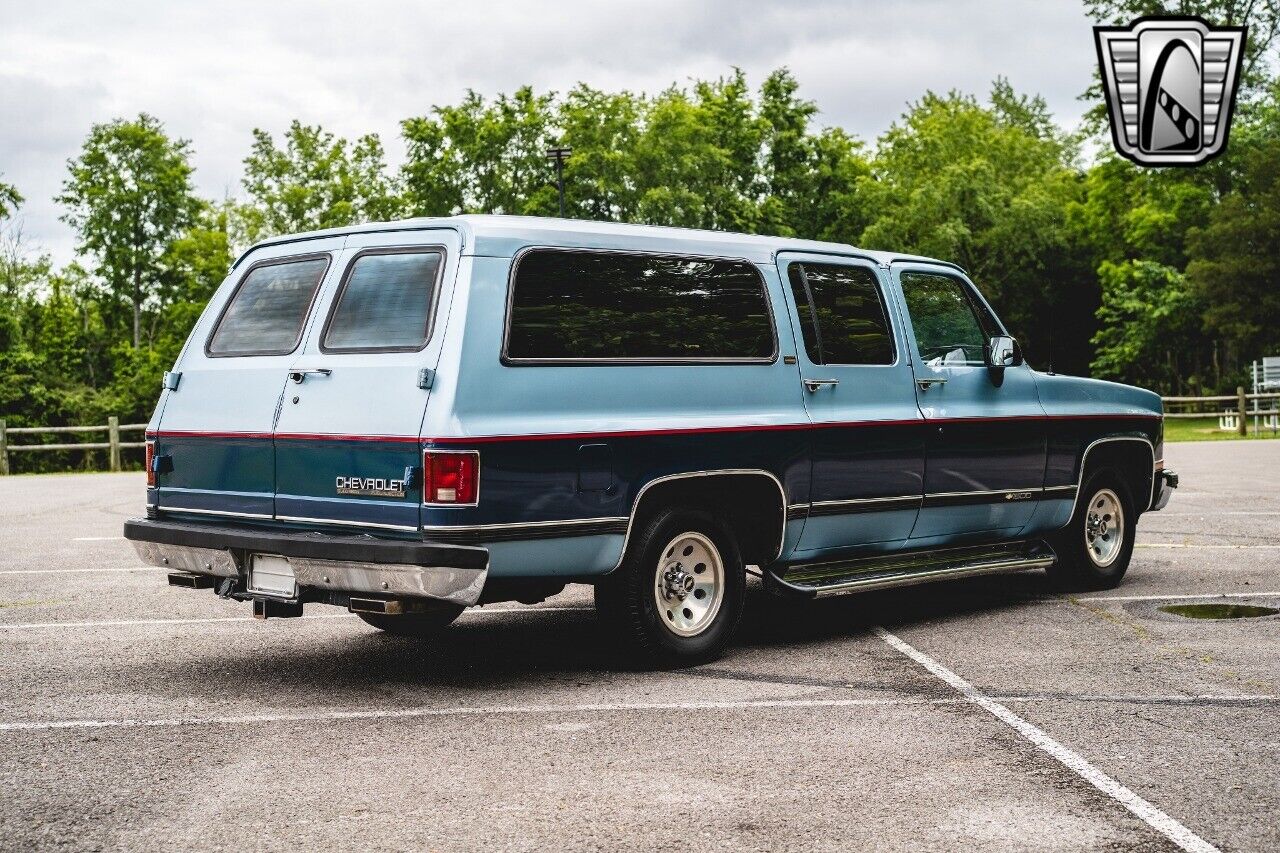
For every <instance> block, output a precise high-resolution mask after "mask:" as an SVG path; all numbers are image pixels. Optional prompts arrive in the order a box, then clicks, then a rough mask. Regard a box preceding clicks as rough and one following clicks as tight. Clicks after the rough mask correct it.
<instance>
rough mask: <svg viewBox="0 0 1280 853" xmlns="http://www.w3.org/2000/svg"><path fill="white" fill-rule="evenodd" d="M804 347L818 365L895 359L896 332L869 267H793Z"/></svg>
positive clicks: (791, 273)
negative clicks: (894, 342) (892, 329)
mask: <svg viewBox="0 0 1280 853" xmlns="http://www.w3.org/2000/svg"><path fill="white" fill-rule="evenodd" d="M787 277H788V278H789V279H790V281H791V293H792V295H793V296H794V297H795V300H796V309H797V311H798V312H799V316H800V329H801V332H802V333H803V334H804V348H805V352H806V353H807V354H808V356H809V361H811V362H813V363H814V364H873V365H874V364H880V365H883V364H893V360H894V349H893V334H892V332H891V331H890V329H889V317H888V314H887V313H886V312H885V309H884V300H882V299H881V298H880V287H879V285H878V284H877V283H876V277H875V274H874V273H872V272H871V270H869V269H867V268H866V267H858V266H845V265H841V264H814V263H804V264H798V263H797V264H792V265H791V266H790V267H788V269H787Z"/></svg>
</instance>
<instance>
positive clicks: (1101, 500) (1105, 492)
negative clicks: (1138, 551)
mask: <svg viewBox="0 0 1280 853" xmlns="http://www.w3.org/2000/svg"><path fill="white" fill-rule="evenodd" d="M1084 545H1085V548H1086V549H1087V550H1088V552H1089V558H1090V559H1091V560H1093V564H1094V565H1095V566H1097V567H1098V568H1100V569H1105V568H1106V567H1107V566H1110V565H1111V564H1112V563H1114V562H1115V560H1116V557H1118V556H1120V550H1121V548H1122V547H1123V545H1124V510H1123V508H1122V507H1121V505H1120V498H1119V497H1118V496H1117V495H1116V493H1115V492H1113V491H1111V490H1110V489H1100V490H1099V491H1098V492H1097V494H1095V495H1094V496H1093V497H1092V498H1091V499H1090V500H1089V510H1088V515H1086V516H1085V519H1084Z"/></svg>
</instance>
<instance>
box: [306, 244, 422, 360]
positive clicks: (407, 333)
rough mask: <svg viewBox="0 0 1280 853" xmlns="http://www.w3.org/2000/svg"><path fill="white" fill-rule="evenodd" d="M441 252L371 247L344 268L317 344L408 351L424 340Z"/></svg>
mask: <svg viewBox="0 0 1280 853" xmlns="http://www.w3.org/2000/svg"><path fill="white" fill-rule="evenodd" d="M443 262H444V255H442V254H441V253H440V252H405V251H398V252H371V253H368V254H364V255H359V256H358V257H357V258H356V259H355V261H354V262H353V263H352V264H351V267H350V269H348V271H347V276H346V278H345V279H344V280H343V283H342V289H341V290H340V291H339V292H338V298H337V303H336V305H335V306H334V308H333V312H332V315H331V317H330V319H329V325H328V327H327V328H326V329H325V333H324V339H323V341H322V342H321V345H320V348H321V349H323V350H325V351H326V352H335V351H336V352H355V351H365V352H367V351H370V350H378V351H380V352H386V351H395V350H401V351H412V350H417V349H421V348H422V347H423V346H424V345H425V344H426V342H427V336H428V334H429V332H430V327H431V306H432V303H433V302H434V300H435V292H436V281H437V279H438V278H439V277H440V267H441V264H442V263H443Z"/></svg>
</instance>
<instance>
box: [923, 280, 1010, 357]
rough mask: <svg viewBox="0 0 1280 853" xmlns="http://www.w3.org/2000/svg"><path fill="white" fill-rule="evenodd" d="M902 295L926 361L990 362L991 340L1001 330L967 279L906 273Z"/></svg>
mask: <svg viewBox="0 0 1280 853" xmlns="http://www.w3.org/2000/svg"><path fill="white" fill-rule="evenodd" d="M902 295H903V296H904V297H905V298H906V303H907V311H908V312H909V313H910V314H911V325H912V327H913V328H914V330H915V335H916V351H917V352H918V353H919V354H920V358H921V359H922V360H923V361H929V362H933V363H934V364H939V365H942V364H971V365H983V364H986V347H987V341H988V339H989V338H990V337H991V336H992V335H997V334H1000V331H999V329H998V328H997V327H996V325H995V321H994V320H993V319H992V318H991V317H990V315H989V314H988V313H987V312H986V311H985V310H980V309H981V308H982V306H980V305H978V304H976V303H975V301H974V299H973V296H972V295H971V294H970V293H969V289H968V288H967V287H966V286H965V285H964V283H963V282H961V281H960V280H959V279H956V278H952V277H951V276H949V275H935V274H931V273H920V272H904V273H903V274H902Z"/></svg>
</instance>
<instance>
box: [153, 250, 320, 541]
mask: <svg viewBox="0 0 1280 853" xmlns="http://www.w3.org/2000/svg"><path fill="white" fill-rule="evenodd" d="M344 242H345V238H342V237H338V238H333V239H327V240H315V241H309V242H306V243H291V244H287V245H281V246H271V247H266V248H263V249H259V250H257V251H255V252H254V253H253V254H252V255H251V256H250V257H249V258H247V259H246V260H245V261H244V262H242V263H241V265H240V266H238V267H237V268H236V269H235V270H233V271H232V274H231V276H230V279H229V283H228V284H227V285H224V289H220V290H219V293H218V295H217V296H215V298H214V300H213V302H211V303H210V305H209V308H208V310H207V311H206V312H205V314H204V316H203V317H201V319H200V322H199V323H198V325H197V326H196V329H195V331H194V332H193V333H192V335H191V338H190V340H189V341H188V342H187V345H186V347H185V349H184V351H183V354H182V356H181V358H180V359H179V362H178V365H177V372H178V374H179V376H178V382H177V387H176V388H175V389H174V390H172V391H169V392H166V394H167V396H166V401H165V405H164V410H163V412H162V417H161V420H160V423H159V432H158V433H157V434H155V435H153V436H151V437H152V438H153V439H154V440H155V453H156V456H157V457H158V462H159V463H160V465H159V467H158V469H157V475H156V485H157V487H158V488H157V489H156V492H155V501H156V504H157V506H159V508H160V509H162V510H164V511H166V512H170V513H191V514H194V515H199V516H218V517H226V518H244V519H270V518H272V517H273V515H274V507H273V499H274V495H275V481H274V477H275V455H274V448H273V443H272V431H273V427H274V422H275V417H276V412H277V409H278V407H279V406H280V397H281V393H282V392H283V390H284V386H285V383H286V377H287V375H288V371H289V368H290V366H292V364H293V362H294V360H295V359H296V358H297V352H298V350H299V348H300V347H301V345H302V340H303V337H304V334H305V332H306V327H307V324H308V322H309V318H310V317H311V315H312V314H313V313H314V312H313V310H312V309H313V306H314V305H315V303H316V302H317V301H318V299H319V295H320V293H321V292H322V290H323V289H324V287H325V282H326V280H327V279H328V278H329V277H331V276H332V275H333V267H334V263H335V262H336V260H337V257H338V255H339V254H340V253H341V250H342V246H343V243H344Z"/></svg>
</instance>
